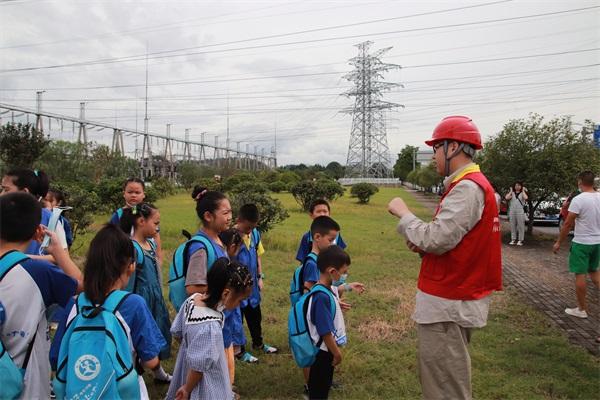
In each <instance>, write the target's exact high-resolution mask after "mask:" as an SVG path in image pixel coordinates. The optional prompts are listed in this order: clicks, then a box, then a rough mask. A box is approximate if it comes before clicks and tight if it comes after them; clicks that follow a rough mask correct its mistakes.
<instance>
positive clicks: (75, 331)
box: [53, 290, 140, 400]
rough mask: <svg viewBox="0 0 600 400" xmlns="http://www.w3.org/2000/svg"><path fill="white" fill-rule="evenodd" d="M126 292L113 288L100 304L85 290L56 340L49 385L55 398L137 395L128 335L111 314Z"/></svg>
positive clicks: (129, 396)
mask: <svg viewBox="0 0 600 400" xmlns="http://www.w3.org/2000/svg"><path fill="white" fill-rule="evenodd" d="M129 295H130V293H128V292H125V291H123V290H115V291H114V292H112V293H110V294H109V295H108V298H107V299H106V300H105V301H104V303H103V304H102V305H101V306H95V305H93V304H92V303H91V302H90V300H88V299H87V297H86V296H85V293H81V294H80V295H79V296H78V297H77V302H76V307H77V314H76V315H75V317H74V318H73V319H72V320H71V321H70V322H69V323H68V325H67V329H66V332H65V335H64V336H63V339H62V341H61V343H60V352H59V355H58V368H57V371H56V378H55V379H54V382H53V386H54V392H55V393H56V398H57V399H61V400H62V399H75V398H78V399H90V400H91V399H100V398H102V399H139V398H140V386H139V383H138V375H137V372H136V370H135V368H134V360H133V356H132V354H131V353H132V350H131V347H130V344H129V343H130V338H129V336H128V334H127V331H126V330H125V327H124V326H123V324H122V322H121V321H119V319H118V318H117V316H116V315H115V314H116V312H117V310H118V309H119V306H120V305H121V304H122V303H123V301H124V300H125V299H126V298H127V296H129Z"/></svg>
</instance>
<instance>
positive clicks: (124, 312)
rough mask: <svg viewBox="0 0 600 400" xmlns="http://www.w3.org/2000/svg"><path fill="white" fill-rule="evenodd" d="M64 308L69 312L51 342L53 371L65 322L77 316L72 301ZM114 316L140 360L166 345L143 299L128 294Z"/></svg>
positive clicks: (155, 353)
mask: <svg viewBox="0 0 600 400" xmlns="http://www.w3.org/2000/svg"><path fill="white" fill-rule="evenodd" d="M65 308H66V309H67V310H69V312H68V315H67V316H66V318H65V319H63V320H62V321H61V322H60V324H59V326H58V330H57V331H56V335H54V341H53V342H52V351H51V354H50V360H51V362H52V366H53V368H54V369H56V363H57V359H58V352H59V349H60V342H61V341H62V338H63V336H64V334H65V330H66V325H67V322H68V321H70V320H72V319H73V318H74V317H75V315H76V314H77V307H76V305H75V301H74V299H71V300H70V301H69V304H68V305H67V306H66V307H65ZM115 315H116V316H117V318H119V319H120V320H121V321H122V322H124V324H125V328H126V330H129V332H130V336H131V343H132V345H133V349H132V353H133V352H135V354H137V357H139V358H140V360H142V361H149V360H152V359H153V358H154V357H156V356H158V354H159V353H160V350H161V349H162V348H164V347H165V346H166V345H167V342H166V341H165V338H164V337H163V335H162V334H161V333H160V329H158V326H157V325H156V322H155V321H154V318H153V317H152V314H150V310H149V309H148V306H147V305H146V301H145V300H144V298H143V297H141V296H139V295H137V294H134V293H132V294H130V295H129V296H127V297H126V298H125V300H124V301H123V303H121V305H120V306H119V308H118V310H117V312H116V313H115Z"/></svg>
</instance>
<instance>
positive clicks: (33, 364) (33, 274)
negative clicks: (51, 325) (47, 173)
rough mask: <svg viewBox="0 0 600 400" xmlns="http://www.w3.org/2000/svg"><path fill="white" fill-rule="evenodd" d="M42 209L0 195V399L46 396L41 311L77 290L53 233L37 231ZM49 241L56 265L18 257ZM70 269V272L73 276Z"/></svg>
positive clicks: (22, 198) (21, 196) (28, 199)
mask: <svg viewBox="0 0 600 400" xmlns="http://www.w3.org/2000/svg"><path fill="white" fill-rule="evenodd" d="M41 215H42V207H41V205H40V203H39V201H38V200H37V199H36V198H34V197H33V196H32V195H31V194H29V193H24V192H16V193H7V194H3V195H2V196H0V305H1V307H0V308H1V309H2V311H0V339H1V340H0V371H1V373H0V398H9V399H13V398H20V399H47V398H49V397H50V381H49V377H50V364H49V362H48V351H49V347H50V342H49V338H48V336H47V331H48V323H47V320H46V316H45V311H46V309H47V308H48V307H49V306H50V305H52V304H58V305H60V306H63V307H64V306H65V305H66V304H67V303H68V302H69V300H70V299H71V297H72V296H73V295H75V293H76V291H77V290H78V282H77V280H76V279H73V278H72V277H70V276H69V275H71V276H75V275H80V272H79V270H78V269H77V267H76V266H75V265H74V264H72V263H71V262H70V259H69V262H66V259H68V254H67V253H66V252H65V251H64V249H63V248H62V246H61V245H60V243H59V241H58V238H57V236H56V233H54V232H48V231H47V230H44V228H42V227H41V226H40V221H41ZM44 234H49V235H50V237H51V240H50V243H49V246H48V247H47V249H46V251H47V252H48V254H50V255H52V256H53V258H54V259H55V260H56V261H57V262H58V263H59V265H61V267H57V266H56V265H53V264H50V263H49V262H47V261H44V260H34V259H31V258H30V257H28V256H27V255H25V254H24V252H25V250H26V249H27V247H28V245H29V242H30V241H31V240H40V239H41V237H43V236H44ZM75 270H76V271H75Z"/></svg>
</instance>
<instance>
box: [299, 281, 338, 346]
mask: <svg viewBox="0 0 600 400" xmlns="http://www.w3.org/2000/svg"><path fill="white" fill-rule="evenodd" d="M327 289H329V290H330V291H331V293H332V294H333V297H334V298H335V315H331V298H330V297H329V295H327V294H326V293H321V292H316V293H315V294H313V295H312V296H311V298H310V299H309V300H308V309H307V314H306V320H307V321H308V331H309V333H310V337H311V339H312V340H313V342H314V343H315V344H317V343H319V341H320V340H321V338H322V337H323V336H325V335H327V334H328V333H332V334H333V338H334V339H335V342H336V343H337V345H338V346H344V345H346V343H347V342H348V338H347V336H346V324H345V322H344V314H342V308H341V307H340V297H339V294H338V288H337V287H335V286H331V287H329V288H327ZM319 348H320V349H321V350H323V351H329V349H327V346H326V345H325V342H321V345H320V346H319Z"/></svg>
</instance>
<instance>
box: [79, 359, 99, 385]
mask: <svg viewBox="0 0 600 400" xmlns="http://www.w3.org/2000/svg"><path fill="white" fill-rule="evenodd" d="M98 374H100V360H98V359H97V358H96V357H95V356H93V355H91V354H84V355H82V356H81V357H79V358H78V359H77V361H76V362H75V375H77V378H79V379H81V380H82V381H91V380H92V379H94V378H96V377H97V376H98Z"/></svg>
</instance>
